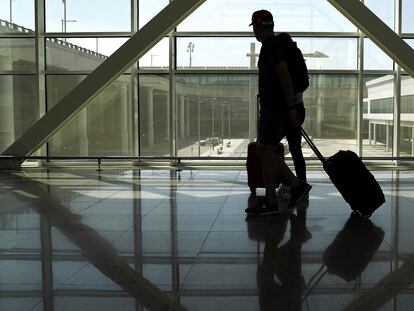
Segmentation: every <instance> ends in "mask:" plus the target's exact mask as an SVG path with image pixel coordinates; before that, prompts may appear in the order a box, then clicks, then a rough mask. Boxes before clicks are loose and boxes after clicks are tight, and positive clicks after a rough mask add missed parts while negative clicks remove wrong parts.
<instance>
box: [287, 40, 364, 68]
mask: <svg viewBox="0 0 414 311" xmlns="http://www.w3.org/2000/svg"><path fill="white" fill-rule="evenodd" d="M294 40H295V41H297V44H298V47H299V48H300V49H301V50H302V53H303V56H304V57H305V59H306V64H307V66H308V69H350V70H356V69H357V40H356V39H339V38H294Z"/></svg>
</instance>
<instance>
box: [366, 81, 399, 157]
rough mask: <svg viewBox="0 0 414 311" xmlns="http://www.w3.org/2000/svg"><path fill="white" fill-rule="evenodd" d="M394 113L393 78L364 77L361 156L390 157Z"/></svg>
mask: <svg viewBox="0 0 414 311" xmlns="http://www.w3.org/2000/svg"><path fill="white" fill-rule="evenodd" d="M393 111H394V76H393V75H385V76H384V75H366V76H365V77H364V95H363V121H362V122H363V123H362V143H363V147H362V154H363V156H365V157H375V156H391V155H392V137H393V134H392V133H393Z"/></svg>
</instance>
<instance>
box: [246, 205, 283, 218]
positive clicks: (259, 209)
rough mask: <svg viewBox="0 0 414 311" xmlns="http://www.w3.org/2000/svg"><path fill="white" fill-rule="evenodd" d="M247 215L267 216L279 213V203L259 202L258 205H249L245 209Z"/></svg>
mask: <svg viewBox="0 0 414 311" xmlns="http://www.w3.org/2000/svg"><path fill="white" fill-rule="evenodd" d="M244 211H245V212H246V214H247V216H267V215H275V214H279V213H280V211H279V205H278V204H268V203H267V204H258V205H256V206H252V207H248V208H246V209H245V210H244Z"/></svg>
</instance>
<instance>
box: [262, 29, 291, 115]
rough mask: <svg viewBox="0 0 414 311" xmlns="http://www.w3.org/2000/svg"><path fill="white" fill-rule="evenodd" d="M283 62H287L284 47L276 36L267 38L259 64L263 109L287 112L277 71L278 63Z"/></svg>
mask: <svg viewBox="0 0 414 311" xmlns="http://www.w3.org/2000/svg"><path fill="white" fill-rule="evenodd" d="M282 61H286V54H285V50H284V48H283V46H282V45H280V43H279V42H278V41H277V38H276V37H275V36H271V37H269V38H267V39H266V40H265V41H264V42H263V44H262V48H261V50H260V54H259V62H258V67H259V96H260V106H261V108H263V109H272V110H276V111H286V110H287V103H286V100H285V99H284V95H283V92H282V88H281V84H280V81H279V78H278V76H277V74H276V70H275V67H276V65H277V63H279V62H282Z"/></svg>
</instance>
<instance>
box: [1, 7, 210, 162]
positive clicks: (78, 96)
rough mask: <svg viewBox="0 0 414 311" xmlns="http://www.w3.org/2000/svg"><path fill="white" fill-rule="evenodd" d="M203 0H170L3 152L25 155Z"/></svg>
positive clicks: (86, 103)
mask: <svg viewBox="0 0 414 311" xmlns="http://www.w3.org/2000/svg"><path fill="white" fill-rule="evenodd" d="M204 1H205V0H174V1H172V2H171V3H170V4H169V5H167V6H166V7H165V8H164V9H163V10H162V11H161V12H160V13H159V14H158V15H157V16H155V17H154V18H153V19H152V20H151V21H149V22H148V23H147V24H146V25H145V26H144V27H143V28H142V29H141V30H140V31H138V32H137V33H136V34H134V35H133V36H132V37H131V38H130V39H129V40H128V41H127V42H125V44H123V45H122V46H121V47H120V48H119V49H118V50H117V51H115V52H114V53H113V54H112V55H111V56H110V57H109V58H108V59H107V60H106V61H105V62H104V63H102V64H101V65H100V66H98V67H97V68H96V69H95V70H94V71H93V72H92V73H91V74H90V75H89V76H88V77H86V79H84V80H83V81H82V82H81V83H80V84H79V85H78V86H76V87H75V88H74V89H73V90H72V91H71V92H69V94H67V95H66V96H65V97H64V98H63V99H62V100H61V101H60V102H59V103H58V104H57V105H56V106H54V107H53V108H52V109H50V111H49V112H48V113H47V114H46V115H44V116H43V117H42V118H41V119H40V120H39V121H38V122H36V123H35V124H34V125H33V126H31V127H30V128H29V129H28V130H27V131H26V132H25V133H24V134H23V135H22V136H21V137H20V138H18V139H17V140H16V141H15V142H14V143H13V144H12V145H11V146H10V147H9V148H7V150H6V151H4V152H3V155H14V156H24V155H29V154H31V153H33V152H34V151H36V150H37V149H39V148H40V147H41V146H42V145H43V144H44V143H46V142H47V141H48V140H49V139H50V138H51V137H52V136H53V135H54V134H55V133H56V132H57V131H59V129H61V128H62V127H63V126H65V125H66V124H67V123H68V122H69V121H71V120H72V119H73V118H74V117H75V116H76V115H77V114H78V113H79V112H80V111H81V110H82V109H83V108H84V107H85V106H87V105H88V104H89V103H90V102H91V101H92V100H93V99H94V98H95V97H96V96H97V95H99V94H100V93H102V92H103V90H105V89H106V88H107V87H108V86H109V85H110V84H111V83H112V82H113V81H115V80H116V79H117V78H118V77H119V76H120V75H121V74H122V73H123V72H125V70H127V69H128V68H130V67H131V66H132V65H133V64H134V63H135V62H136V61H137V60H138V59H139V58H140V57H141V56H143V55H144V54H145V53H146V52H148V51H149V50H150V49H151V48H152V47H153V46H154V45H155V44H156V43H157V42H159V41H160V40H161V39H162V38H163V37H165V36H166V35H167V34H168V33H169V32H170V31H171V30H173V29H174V27H175V26H176V25H178V24H179V23H180V22H181V21H182V20H184V19H185V18H186V17H187V16H188V15H190V14H191V12H193V11H194V10H195V9H196V8H197V7H199V6H200V5H201V4H202V3H203V2H204ZM21 162H22V161H19V160H10V161H2V162H1V163H0V168H3V169H12V168H18V167H20V164H21Z"/></svg>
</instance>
